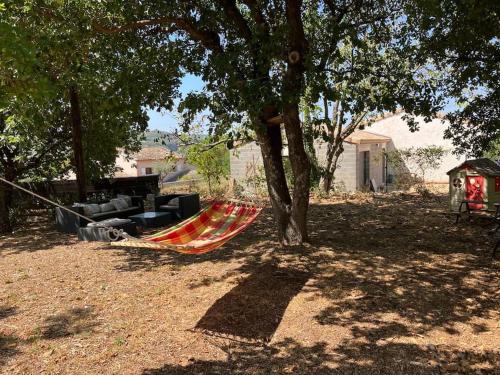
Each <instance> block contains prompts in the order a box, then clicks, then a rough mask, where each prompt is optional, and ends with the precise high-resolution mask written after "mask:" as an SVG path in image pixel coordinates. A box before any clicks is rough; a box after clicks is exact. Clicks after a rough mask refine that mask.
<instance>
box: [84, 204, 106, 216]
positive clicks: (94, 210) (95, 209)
mask: <svg viewBox="0 0 500 375" xmlns="http://www.w3.org/2000/svg"><path fill="white" fill-rule="evenodd" d="M82 207H83V213H84V215H85V216H87V217H90V216H92V215H95V214H98V213H99V212H101V208H100V207H99V205H98V204H94V203H90V204H84V205H82Z"/></svg>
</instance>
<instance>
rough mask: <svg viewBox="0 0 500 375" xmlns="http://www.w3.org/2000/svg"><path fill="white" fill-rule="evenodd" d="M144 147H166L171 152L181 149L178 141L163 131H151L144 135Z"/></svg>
mask: <svg viewBox="0 0 500 375" xmlns="http://www.w3.org/2000/svg"><path fill="white" fill-rule="evenodd" d="M144 137H145V138H144V140H143V141H142V147H158V146H160V147H165V148H167V149H169V150H171V151H177V150H178V149H179V144H178V140H177V139H176V138H175V137H174V136H173V135H172V133H168V132H165V131H161V130H151V131H146V132H145V133H144Z"/></svg>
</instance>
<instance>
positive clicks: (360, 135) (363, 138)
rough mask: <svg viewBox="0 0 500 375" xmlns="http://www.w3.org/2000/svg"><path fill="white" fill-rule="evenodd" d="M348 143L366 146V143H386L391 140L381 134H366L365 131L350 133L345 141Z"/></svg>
mask: <svg viewBox="0 0 500 375" xmlns="http://www.w3.org/2000/svg"><path fill="white" fill-rule="evenodd" d="M345 140H346V141H347V142H349V143H355V144H358V145H359V144H367V143H386V142H389V141H390V140H391V138H390V137H386V136H385V135H382V134H376V133H371V132H367V131H365V130H358V131H355V132H354V133H352V134H351V135H350V136H348V137H347V138H346V139H345Z"/></svg>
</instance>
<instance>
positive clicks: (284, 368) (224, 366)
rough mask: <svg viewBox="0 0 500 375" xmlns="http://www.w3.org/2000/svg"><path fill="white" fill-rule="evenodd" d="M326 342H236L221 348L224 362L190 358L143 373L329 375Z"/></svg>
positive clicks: (330, 370) (328, 356)
mask: <svg viewBox="0 0 500 375" xmlns="http://www.w3.org/2000/svg"><path fill="white" fill-rule="evenodd" d="M326 348H327V343H325V342H319V343H316V344H314V345H312V346H307V347H306V346H302V345H300V344H299V343H297V342H296V341H294V340H292V339H286V340H284V341H281V342H279V343H276V344H274V345H273V346H264V347H262V346H255V345H248V344H246V345H245V344H238V345H236V346H233V347H229V348H222V349H223V350H224V351H225V352H226V354H227V361H206V360H193V361H191V363H189V364H188V365H186V366H182V365H169V364H166V365H164V366H163V367H160V368H154V369H146V370H144V371H143V375H161V374H179V375H181V374H186V375H187V374H283V373H290V374H293V373H295V374H306V373H307V374H318V375H323V374H324V375H326V374H332V369H331V368H329V367H328V366H327V363H328V362H329V361H331V360H332V355H331V354H329V353H327V350H326Z"/></svg>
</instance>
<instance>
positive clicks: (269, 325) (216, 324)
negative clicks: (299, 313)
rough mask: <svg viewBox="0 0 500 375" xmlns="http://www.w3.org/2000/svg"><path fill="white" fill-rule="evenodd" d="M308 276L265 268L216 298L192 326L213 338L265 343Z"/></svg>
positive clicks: (289, 270)
mask: <svg viewBox="0 0 500 375" xmlns="http://www.w3.org/2000/svg"><path fill="white" fill-rule="evenodd" d="M308 279H309V274H308V273H306V272H301V271H298V270H293V269H286V268H279V267H276V266H275V265H271V264H267V265H264V266H261V267H259V268H257V269H256V270H255V272H254V273H252V274H251V275H250V276H248V277H247V278H246V279H244V280H243V281H242V282H240V283H239V284H238V285H237V286H235V287H234V288H233V289H231V290H230V291H229V292H228V293H226V294H225V295H224V296H223V297H221V298H219V299H218V300H217V301H216V302H215V303H214V304H213V305H212V306H211V307H210V308H209V309H208V311H207V312H206V313H205V315H204V316H203V317H202V318H201V319H200V320H199V321H198V323H197V324H196V327H195V328H196V329H199V330H202V331H206V332H207V333H208V334H213V335H216V336H217V335H222V336H224V335H229V336H236V337H237V338H238V339H240V338H241V339H245V340H257V341H261V342H269V341H270V340H271V338H272V335H273V334H274V332H275V331H276V329H277V328H278V326H279V324H280V322H281V320H282V318H283V314H284V313H285V310H286V308H287V307H288V304H289V303H290V301H291V300H292V298H293V297H295V296H296V295H297V294H298V293H299V292H300V290H301V289H302V287H303V286H304V285H305V283H306V282H307V280H308Z"/></svg>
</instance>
